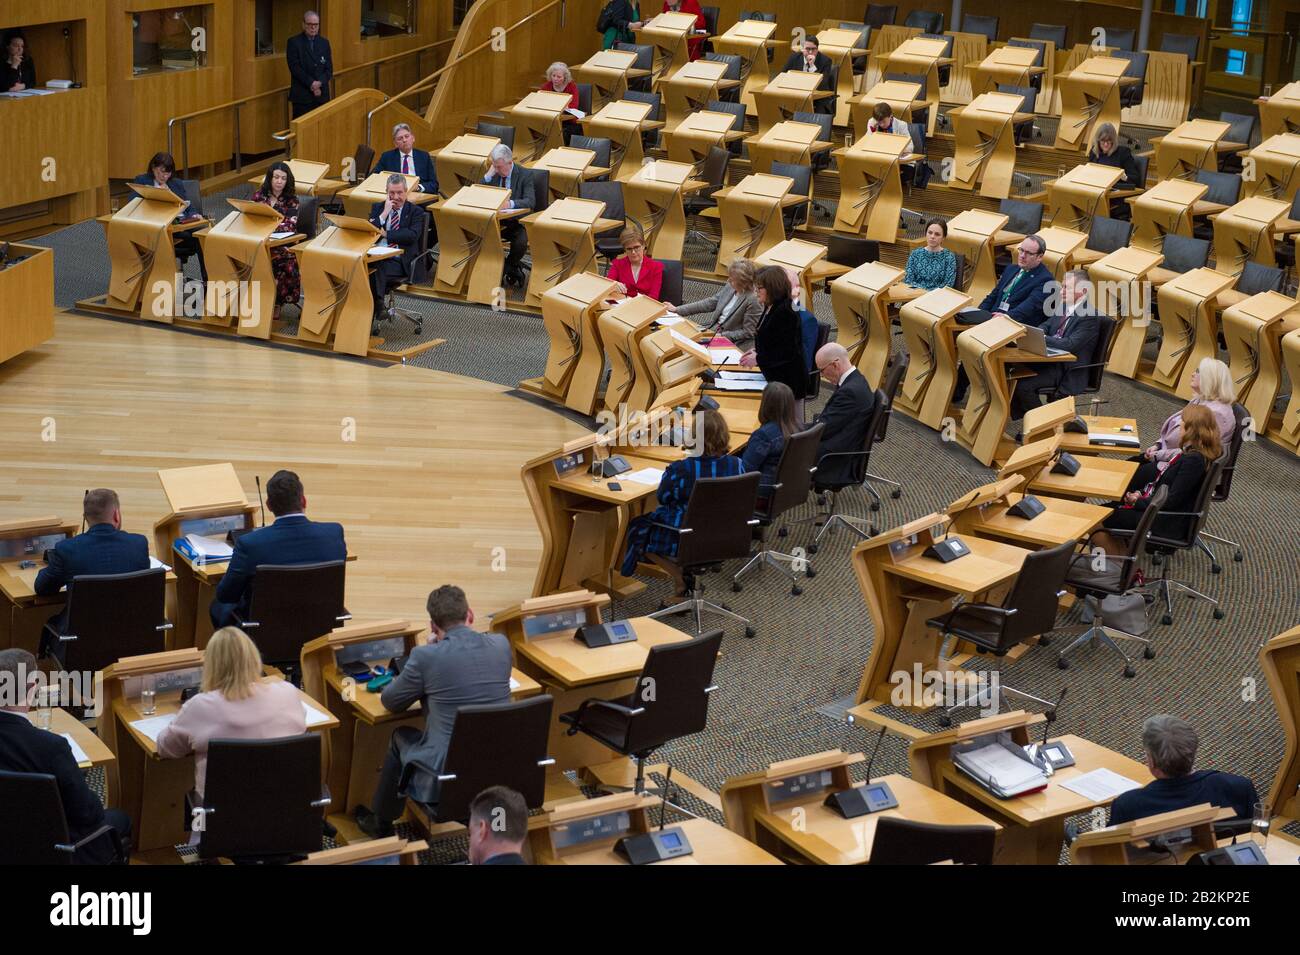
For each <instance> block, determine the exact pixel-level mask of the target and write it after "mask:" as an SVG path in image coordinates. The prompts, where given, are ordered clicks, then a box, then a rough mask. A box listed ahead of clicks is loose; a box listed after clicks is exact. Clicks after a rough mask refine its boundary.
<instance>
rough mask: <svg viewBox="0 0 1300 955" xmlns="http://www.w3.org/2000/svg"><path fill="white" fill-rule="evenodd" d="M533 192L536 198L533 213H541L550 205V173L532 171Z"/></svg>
mask: <svg viewBox="0 0 1300 955" xmlns="http://www.w3.org/2000/svg"><path fill="white" fill-rule="evenodd" d="M530 171H531V172H532V174H533V192H534V193H536V196H537V208H535V209H534V210H533V211H534V212H542V211H544V210H545V209H546V207H547V206H549V205H550V204H551V171H550V170H549V169H533V170H530Z"/></svg>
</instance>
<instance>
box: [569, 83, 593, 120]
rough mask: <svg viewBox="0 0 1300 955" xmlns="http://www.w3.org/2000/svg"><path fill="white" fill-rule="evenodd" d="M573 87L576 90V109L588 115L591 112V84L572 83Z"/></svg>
mask: <svg viewBox="0 0 1300 955" xmlns="http://www.w3.org/2000/svg"><path fill="white" fill-rule="evenodd" d="M573 85H574V86H576V87H577V88H578V109H580V110H581V111H582V112H584V113H590V112H591V84H590V83H574V84H573Z"/></svg>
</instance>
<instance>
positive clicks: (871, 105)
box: [849, 80, 925, 139]
mask: <svg viewBox="0 0 1300 955" xmlns="http://www.w3.org/2000/svg"><path fill="white" fill-rule="evenodd" d="M863 88H864V90H863V92H862V93H861V94H859V95H858V96H856V97H854V98H853V99H852V100H850V101H849V113H850V116H851V118H852V121H853V134H854V136H856V137H857V138H858V139H861V138H862V137H863V136H867V135H869V133H868V132H867V122H868V121H869V120H870V119H871V118H872V116H871V114H872V110H874V109H875V108H876V104H877V103H888V104H889V108H890V109H891V110H893V113H894V116H895V118H897V119H900V120H902V121H903V122H905V123H910V122H911V121H912V110H914V109H920V108H922V107H924V106H925V100H924V99H923V98H922V95H921V93H922V90H923V89H924V87H923V86H922V85H921V84H920V83H906V82H903V81H901V80H883V81H881V82H879V83H876V84H875V85H874V86H872V87H871V88H870V89H867V88H866V83H865V82H864V83H863Z"/></svg>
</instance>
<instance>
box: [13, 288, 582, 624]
mask: <svg viewBox="0 0 1300 955" xmlns="http://www.w3.org/2000/svg"><path fill="white" fill-rule="evenodd" d="M485 314H486V313H485ZM484 331H485V333H489V334H490V329H489V328H486V327H485V329H484ZM484 347H488V346H487V345H486V344H485V345H484ZM47 419H52V422H51V421H49V420H47ZM345 419H351V421H353V422H355V440H345V437H347V436H346V435H345V434H344V429H345V427H346V426H347V424H348V421H347V420H345ZM51 423H52V427H53V432H52V435H51V433H50V425H51ZM580 433H581V429H580V428H579V427H578V426H577V425H576V424H574V423H572V422H570V421H568V420H566V419H565V418H563V417H561V416H560V415H558V414H555V413H553V412H552V411H550V410H548V409H546V408H542V407H538V406H535V405H533V404H530V403H529V402H526V401H522V400H520V399H518V398H514V397H511V396H509V395H507V394H505V389H503V388H501V387H500V386H498V385H494V384H488V383H484V382H481V381H478V380H476V379H471V378H461V377H458V376H456V375H450V374H446V373H443V372H436V371H428V370H426V369H422V368H414V367H410V366H406V367H403V366H389V367H385V368H377V367H373V366H369V365H363V364H360V363H354V362H349V361H342V360H338V359H333V358H327V357H318V356H313V355H303V354H297V353H294V352H290V351H287V350H284V349H276V348H266V347H259V346H256V345H252V344H249V343H243V342H235V341H222V340H219V339H213V338H207V337H201V336H196V335H190V334H185V333H180V332H176V331H173V330H169V329H155V328H150V327H148V326H143V325H135V324H126V323H118V322H112V321H105V320H101V319H92V318H82V317H79V316H74V315H62V314H61V315H58V316H57V317H56V324H55V336H54V338H53V339H51V340H50V341H49V342H47V343H46V344H45V345H44V346H43V347H41V348H39V349H36V350H35V351H32V352H29V353H27V354H25V355H22V356H19V357H17V358H14V359H12V360H11V361H8V362H5V363H4V364H3V365H0V520H12V519H18V518H25V517H35V516H40V515H47V514H56V515H58V516H59V517H62V518H64V519H66V520H79V519H80V516H81V513H80V511H81V498H82V493H83V491H84V490H85V489H86V488H87V487H97V486H102V487H111V488H114V489H116V490H117V492H118V494H119V496H120V497H121V499H122V513H123V521H124V526H125V528H126V529H127V530H130V531H137V532H139V533H143V534H146V535H148V536H149V538H150V541H151V542H152V540H153V537H152V530H153V523H154V521H155V520H157V519H158V518H159V517H161V516H162V515H163V514H164V513H165V511H166V499H165V498H164V496H163V493H162V488H161V486H160V485H159V483H158V477H157V471H158V470H159V469H160V468H170V467H184V466H189V465H197V464H210V463H216V462H221V461H230V462H232V463H233V464H234V466H235V470H236V471H237V472H238V473H239V476H240V478H241V480H242V481H243V485H244V490H245V491H246V493H247V495H248V499H249V500H250V501H256V490H255V487H254V484H253V476H254V475H260V476H261V479H262V483H263V485H265V483H266V481H267V479H268V478H269V477H270V476H271V475H272V474H273V473H274V472H275V471H276V470H277V469H278V468H281V467H287V468H290V469H292V470H295V471H297V472H298V474H299V475H300V476H301V477H302V480H303V484H304V486H305V487H306V492H307V504H308V514H309V516H311V517H312V518H315V519H317V520H332V521H339V522H341V523H342V524H343V527H344V532H345V534H346V535H347V541H348V547H349V549H350V550H351V551H353V552H354V553H355V554H356V555H357V560H356V561H355V562H354V563H351V564H349V565H348V581H347V606H348V609H349V610H350V611H351V612H352V613H353V615H354V616H355V617H356V619H358V620H367V619H370V620H373V619H378V618H382V617H390V616H398V617H406V618H409V619H410V620H412V621H424V620H425V619H426V618H425V610H424V603H425V598H426V596H427V595H428V592H429V590H430V589H432V588H433V587H435V586H437V585H439V584H443V583H455V584H458V585H460V586H462V587H464V588H465V591H466V593H467V594H468V596H469V599H470V605H471V606H472V607H474V608H475V610H476V612H477V614H478V615H479V616H480V618H481V619H480V621H479V623H480V626H486V624H487V616H488V615H489V614H490V613H492V612H494V611H497V610H499V609H501V608H503V607H506V606H509V605H510V604H512V603H516V602H518V601H519V600H522V599H524V598H525V597H527V596H528V595H529V593H530V592H531V590H532V584H533V575H534V573H535V572H536V567H537V561H538V558H539V554H540V545H541V539H540V536H539V534H538V531H537V525H536V523H535V522H534V520H533V516H532V511H531V509H530V508H529V506H528V501H527V499H526V498H525V496H524V490H523V485H522V484H521V483H520V479H519V472H520V465H521V464H522V463H523V462H524V461H527V460H529V459H530V458H532V457H534V456H536V455H538V454H540V453H542V452H544V451H545V450H547V449H550V448H554V447H556V446H557V445H559V444H561V443H563V442H564V441H567V440H569V439H570V438H572V437H574V436H576V435H578V434H580ZM51 436H52V437H53V438H54V440H43V437H47V438H48V437H51ZM269 516H270V515H269V514H268V518H269ZM494 548H503V549H504V550H503V551H502V552H501V553H502V554H503V556H504V564H505V567H504V570H494V569H493V553H494ZM158 556H162V555H158ZM163 559H164V560H165V559H166V558H165V557H164V558H163Z"/></svg>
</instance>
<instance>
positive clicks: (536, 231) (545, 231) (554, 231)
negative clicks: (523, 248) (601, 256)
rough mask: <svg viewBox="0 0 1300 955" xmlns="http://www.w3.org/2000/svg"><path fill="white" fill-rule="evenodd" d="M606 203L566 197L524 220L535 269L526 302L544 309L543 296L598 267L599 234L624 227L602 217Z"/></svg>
mask: <svg viewBox="0 0 1300 955" xmlns="http://www.w3.org/2000/svg"><path fill="white" fill-rule="evenodd" d="M604 212H605V203H604V202H602V201H601V200H599V199H574V198H566V199H561V200H559V201H558V202H553V203H551V205H549V206H547V207H546V208H545V209H543V210H542V211H541V212H534V213H533V214H532V215H529V216H525V217H524V219H523V223H524V228H525V229H527V230H528V248H529V251H531V252H532V256H533V268H532V271H531V272H530V273H529V276H528V294H527V295H526V296H525V298H524V302H525V303H526V304H528V305H532V306H535V307H539V308H540V307H541V304H542V293H544V292H545V291H546V290H547V289H549V288H552V287H554V286H555V285H557V284H558V283H560V282H563V281H564V280H565V279H567V278H568V277H569V276H570V275H575V274H578V273H582V272H586V271H589V270H590V271H593V272H594V271H595V268H596V233H597V232H605V231H607V230H609V229H612V228H615V227H617V226H621V225H622V223H621V222H620V221H618V220H617V219H605V218H602V216H603V214H604Z"/></svg>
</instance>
